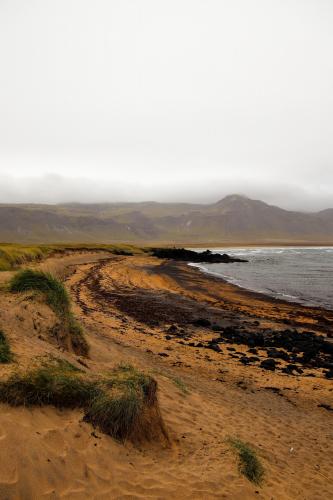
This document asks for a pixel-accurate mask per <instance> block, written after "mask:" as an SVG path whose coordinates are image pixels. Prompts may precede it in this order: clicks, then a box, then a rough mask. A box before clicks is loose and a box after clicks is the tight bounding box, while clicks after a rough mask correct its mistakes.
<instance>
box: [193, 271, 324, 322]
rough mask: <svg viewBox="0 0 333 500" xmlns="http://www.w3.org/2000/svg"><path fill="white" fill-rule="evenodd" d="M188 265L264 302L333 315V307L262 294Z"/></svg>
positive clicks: (214, 273) (211, 272) (223, 277)
mask: <svg viewBox="0 0 333 500" xmlns="http://www.w3.org/2000/svg"><path fill="white" fill-rule="evenodd" d="M187 265H188V266H190V267H194V268H196V269H199V270H200V271H201V272H202V273H204V274H205V275H208V276H212V277H214V278H217V279H220V280H221V281H223V282H224V283H227V284H228V285H231V286H234V287H235V288H236V289H238V290H240V291H241V292H243V293H246V292H247V293H249V294H253V295H255V296H257V297H262V298H263V299H264V300H274V301H276V302H279V303H280V302H281V303H285V304H291V305H295V306H301V307H305V308H309V309H318V310H322V311H323V312H328V313H333V307H332V308H331V309H330V308H327V307H324V306H319V305H314V304H313V305H312V304H304V303H303V302H300V301H298V300H297V297H295V300H288V299H287V298H283V297H281V298H280V297H276V296H274V295H273V294H272V295H270V294H269V293H266V292H264V291H263V292H261V291H259V290H253V289H252V288H246V287H245V286H242V285H240V284H237V283H233V282H232V281H229V280H228V279H226V278H225V276H223V275H222V274H219V273H218V272H215V271H209V270H208V269H206V268H205V267H204V264H198V263H196V262H193V263H192V262H189V263H188V264H187ZM281 295H283V294H281Z"/></svg>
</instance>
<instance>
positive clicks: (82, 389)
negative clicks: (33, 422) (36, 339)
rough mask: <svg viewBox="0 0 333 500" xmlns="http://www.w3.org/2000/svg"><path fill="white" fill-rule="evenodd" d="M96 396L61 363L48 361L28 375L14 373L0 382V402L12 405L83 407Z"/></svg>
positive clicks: (88, 384)
mask: <svg viewBox="0 0 333 500" xmlns="http://www.w3.org/2000/svg"><path fill="white" fill-rule="evenodd" d="M95 395H96V386H95V384H94V382H91V381H87V380H85V379H84V378H82V377H81V376H78V374H77V373H76V372H75V371H73V369H72V368H70V367H68V366H65V365H64V364H58V363H53V362H50V363H48V364H44V365H42V366H39V367H37V368H34V369H32V370H30V371H28V372H25V373H24V372H16V373H14V374H12V375H11V376H10V378H9V379H8V380H6V381H2V382H0V400H1V401H2V402H5V403H9V404H10V405H12V406H21V405H23V406H32V405H34V406H36V405H37V406H42V405H54V406H57V407H64V408H75V407H83V406H85V405H87V404H89V401H90V400H91V399H92V398H93V397H95Z"/></svg>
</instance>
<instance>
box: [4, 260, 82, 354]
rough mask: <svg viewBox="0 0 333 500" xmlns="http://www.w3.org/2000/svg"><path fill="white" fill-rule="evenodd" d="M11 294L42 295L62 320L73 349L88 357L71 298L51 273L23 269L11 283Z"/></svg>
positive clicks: (63, 328) (62, 325) (62, 326)
mask: <svg viewBox="0 0 333 500" xmlns="http://www.w3.org/2000/svg"><path fill="white" fill-rule="evenodd" d="M9 290H10V291H11V292H27V291H30V290H34V291H36V292H39V293H41V294H42V295H43V296H44V297H45V300H46V303H47V304H48V305H49V307H51V309H52V310H53V311H54V312H55V314H57V316H58V317H59V318H60V320H61V328H62V330H63V331H64V332H65V333H66V334H68V336H69V339H70V344H71V347H72V348H73V350H74V352H76V353H77V354H80V355H83V356H86V355H87V354H88V351H89V346H88V343H87V341H86V339H85V337H84V332H83V329H82V327H81V325H80V324H79V323H78V321H77V320H76V319H75V318H74V316H73V314H72V312H71V303H70V298H69V295H68V293H67V290H66V288H65V286H64V285H63V283H62V282H61V281H59V280H58V279H57V278H56V277H55V276H53V275H52V274H50V273H44V272H42V271H34V270H33V269H23V270H21V271H18V272H17V273H16V274H15V275H14V276H13V278H12V279H11V281H10V283H9Z"/></svg>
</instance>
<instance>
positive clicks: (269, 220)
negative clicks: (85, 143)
mask: <svg viewBox="0 0 333 500" xmlns="http://www.w3.org/2000/svg"><path fill="white" fill-rule="evenodd" d="M0 241H3V242H4V241H7V242H9V241H10V242H24V243H27V242H31V243H32V242H36V243H37V242H47V243H51V242H59V243H60V242H61V243H65V242H72V243H76V242H80V243H82V242H86V243H89V242H95V243H102V242H103V243H111V242H114V241H123V242H125V241H126V242H138V243H143V242H146V243H151V242H154V243H158V242H170V243H173V242H174V243H223V242H226V243H228V242H233V243H237V242H242V243H246V242H252V243H279V242H281V243H282V242H284V243H287V242H289V243H304V242H308V243H316V242H317V243H318V242H327V243H333V208H329V209H327V210H322V211H321V212H316V213H303V212H293V211H289V210H284V209H282V208H278V207H275V206H272V205H268V204H267V203H264V202H262V201H259V200H252V199H249V198H246V197H244V196H239V195H230V196H227V197H225V198H223V199H222V200H220V201H218V202H217V203H213V204H209V205H201V204H189V203H156V202H142V203H99V204H81V203H67V204H60V205H34V204H24V205H5V204H2V205H0Z"/></svg>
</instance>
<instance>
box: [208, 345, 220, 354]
mask: <svg viewBox="0 0 333 500" xmlns="http://www.w3.org/2000/svg"><path fill="white" fill-rule="evenodd" d="M209 348H210V349H212V350H213V351H215V352H222V349H221V347H220V346H219V345H218V344H210V346H209Z"/></svg>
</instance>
